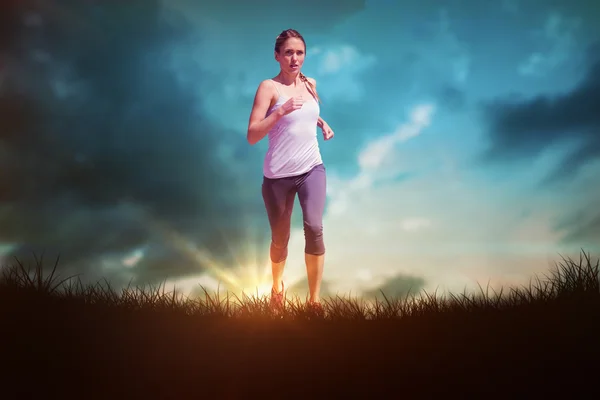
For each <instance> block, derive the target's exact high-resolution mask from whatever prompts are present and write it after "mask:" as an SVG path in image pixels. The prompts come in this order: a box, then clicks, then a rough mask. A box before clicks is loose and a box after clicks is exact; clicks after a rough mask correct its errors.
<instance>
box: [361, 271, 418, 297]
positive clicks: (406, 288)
mask: <svg viewBox="0 0 600 400" xmlns="http://www.w3.org/2000/svg"><path fill="white" fill-rule="evenodd" d="M424 286H425V280H424V279H423V278H421V277H416V276H408V275H404V274H399V275H396V276H395V277H393V278H391V279H389V280H388V281H386V282H385V283H384V284H383V285H381V286H380V287H378V288H375V289H373V290H369V291H367V292H365V293H364V295H363V296H364V297H365V298H373V297H376V298H378V299H382V298H383V295H382V292H383V294H384V295H385V297H387V298H388V299H404V298H405V297H406V296H412V295H417V294H418V293H419V291H421V289H422V288H423V287H424Z"/></svg>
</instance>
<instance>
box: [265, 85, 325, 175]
mask: <svg viewBox="0 0 600 400" xmlns="http://www.w3.org/2000/svg"><path fill="white" fill-rule="evenodd" d="M272 83H273V85H274V86H275V89H276V90H277V94H278V95H279V98H278V99H277V102H276V103H275V104H274V105H273V107H271V108H270V109H269V110H268V111H267V116H269V115H270V114H271V113H273V111H275V110H276V109H277V108H278V107H281V106H282V105H283V103H285V102H286V101H288V99H289V96H284V95H282V94H281V93H280V92H279V89H278V88H277V85H276V84H275V82H273V81H272ZM319 112H320V107H319V103H318V102H317V101H316V100H315V99H314V98H313V97H312V96H310V99H309V100H308V101H307V102H306V103H304V105H303V106H302V108H300V109H298V110H295V111H292V112H291V113H289V114H287V115H284V116H283V117H282V118H281V119H280V120H279V121H277V123H276V124H275V125H274V126H273V128H271V130H270V131H269V133H268V138H269V148H268V150H267V154H266V155H265V160H264V164H263V174H264V176H265V177H267V178H271V179H274V178H284V177H287V176H295V175H301V174H303V173H305V172H308V171H310V169H311V168H313V167H314V166H316V165H319V164H321V163H323V161H322V159H321V152H320V151H319V142H318V140H317V121H318V119H319Z"/></svg>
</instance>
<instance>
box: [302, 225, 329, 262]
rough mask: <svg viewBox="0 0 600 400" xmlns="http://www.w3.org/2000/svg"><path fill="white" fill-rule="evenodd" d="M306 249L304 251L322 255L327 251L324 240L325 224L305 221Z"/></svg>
mask: <svg viewBox="0 0 600 400" xmlns="http://www.w3.org/2000/svg"><path fill="white" fill-rule="evenodd" d="M304 237H305V243H306V245H305V249H304V252H305V253H307V254H312V255H321V254H324V253H325V243H324V241H323V224H321V223H313V224H311V223H305V224H304Z"/></svg>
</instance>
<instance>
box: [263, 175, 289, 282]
mask: <svg viewBox="0 0 600 400" xmlns="http://www.w3.org/2000/svg"><path fill="white" fill-rule="evenodd" d="M262 195H263V200H264V202H265V208H266V209H267V215H268V217H269V224H270V226H271V246H270V258H271V271H272V274H273V292H274V293H278V292H281V290H282V276H283V269H284V267H285V261H286V259H287V256H288V242H289V240H290V226H291V219H292V209H293V207H294V196H295V195H296V187H295V184H294V179H293V178H280V179H268V178H264V179H263V184H262Z"/></svg>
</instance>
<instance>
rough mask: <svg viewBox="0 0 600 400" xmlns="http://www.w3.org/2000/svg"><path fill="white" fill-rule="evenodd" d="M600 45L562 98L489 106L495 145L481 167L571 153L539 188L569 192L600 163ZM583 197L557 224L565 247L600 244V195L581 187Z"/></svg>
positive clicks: (542, 97) (509, 101)
mask: <svg viewBox="0 0 600 400" xmlns="http://www.w3.org/2000/svg"><path fill="white" fill-rule="evenodd" d="M599 49H600V43H598V42H597V43H595V44H594V45H593V46H591V48H590V50H589V55H590V56H589V57H588V59H589V67H588V70H587V74H586V76H585V77H584V79H582V80H581V81H580V82H579V84H578V85H576V87H575V88H574V89H573V90H572V91H570V92H567V93H563V94H559V95H554V96H550V95H540V96H537V97H534V98H530V99H525V98H522V97H518V96H514V97H513V98H512V99H501V100H497V101H495V102H492V103H491V104H487V105H486V107H485V116H486V117H487V121H488V122H489V140H490V145H489V147H488V148H487V149H486V151H485V152H484V153H483V154H481V155H480V157H479V158H478V162H483V163H484V164H486V165H489V164H496V165H498V164H500V165H506V166H509V165H510V164H512V163H519V164H523V165H526V164H527V163H528V162H529V161H530V160H531V158H533V157H536V156H537V155H539V154H540V153H542V152H543V151H545V150H547V149H549V148H551V147H552V148H554V149H557V148H560V147H561V146H564V148H565V149H571V150H570V151H568V152H567V154H566V155H565V156H564V157H563V158H562V159H561V160H560V163H559V167H558V168H556V169H555V170H553V171H551V172H550V173H549V174H548V175H547V176H546V177H545V178H544V179H543V181H542V182H541V183H540V187H541V188H543V189H545V188H549V187H553V188H557V187H562V188H566V187H570V188H573V184H574V183H573V182H574V181H575V178H576V177H581V174H580V173H581V172H583V171H584V168H585V167H586V166H588V165H591V163H593V162H597V161H598V160H599V159H600V57H598V54H600V53H599V52H598V50H599ZM580 189H582V190H581V193H586V194H585V195H584V196H588V197H590V196H591V197H590V198H585V199H583V198H581V199H579V200H580V201H578V203H579V206H577V205H575V204H574V205H573V207H572V208H573V210H569V209H565V210H564V213H563V214H568V215H566V216H564V217H563V218H562V219H561V220H560V221H559V222H558V223H557V225H556V228H557V229H561V230H562V229H564V230H566V232H567V233H566V234H565V236H564V237H563V239H562V241H563V243H568V244H576V245H582V246H583V245H588V244H593V245H597V244H598V241H599V240H600V214H598V207H597V204H598V202H600V198H599V197H598V195H597V193H595V192H593V191H589V190H583V188H580Z"/></svg>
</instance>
